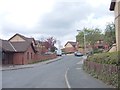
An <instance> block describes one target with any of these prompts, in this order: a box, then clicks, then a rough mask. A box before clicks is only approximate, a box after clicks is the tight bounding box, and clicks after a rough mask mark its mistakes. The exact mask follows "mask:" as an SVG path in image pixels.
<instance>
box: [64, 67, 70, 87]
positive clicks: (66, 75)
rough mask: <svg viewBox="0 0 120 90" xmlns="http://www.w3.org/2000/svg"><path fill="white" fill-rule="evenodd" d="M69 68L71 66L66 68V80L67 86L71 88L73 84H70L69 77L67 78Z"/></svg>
mask: <svg viewBox="0 0 120 90" xmlns="http://www.w3.org/2000/svg"><path fill="white" fill-rule="evenodd" d="M68 70H69V68H68V69H67V70H66V73H65V81H66V84H67V87H68V88H71V86H70V84H69V82H68V78H67V73H68Z"/></svg>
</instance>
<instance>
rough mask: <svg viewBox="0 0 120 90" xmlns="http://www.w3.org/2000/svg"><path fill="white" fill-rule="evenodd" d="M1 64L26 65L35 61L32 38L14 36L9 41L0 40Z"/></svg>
mask: <svg viewBox="0 0 120 90" xmlns="http://www.w3.org/2000/svg"><path fill="white" fill-rule="evenodd" d="M1 47H2V63H3V64H28V63H31V62H32V61H33V60H34V59H35V53H36V52H37V50H36V48H35V40H34V38H27V37H25V36H22V35H20V34H15V35H14V36H13V37H11V38H10V39H9V40H2V46H1Z"/></svg>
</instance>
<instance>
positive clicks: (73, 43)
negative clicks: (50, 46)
mask: <svg viewBox="0 0 120 90" xmlns="http://www.w3.org/2000/svg"><path fill="white" fill-rule="evenodd" d="M68 43H70V44H71V45H72V46H73V47H75V46H76V44H77V42H71V41H68V42H67V43H66V44H65V46H66V45H67V44H68Z"/></svg>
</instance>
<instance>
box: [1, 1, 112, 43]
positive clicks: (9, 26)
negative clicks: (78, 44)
mask: <svg viewBox="0 0 120 90" xmlns="http://www.w3.org/2000/svg"><path fill="white" fill-rule="evenodd" d="M110 1H111V0H106V1H103V0H93V1H92V2H91V0H57V1H56V0H18V1H16V0H11V1H9V0H2V2H1V1H0V3H1V4H0V32H1V34H2V35H0V38H2V37H4V38H8V36H9V37H10V36H11V35H13V34H15V33H21V34H24V35H25V36H33V37H35V38H37V39H40V38H41V37H48V36H54V37H55V38H57V39H60V40H61V41H62V44H64V43H65V42H66V41H67V40H74V41H75V35H76V33H77V32H76V30H77V29H82V28H84V27H95V26H96V27H100V28H102V29H104V27H105V24H106V23H107V22H111V21H114V16H113V13H112V12H110V11H109V5H110ZM23 2H24V3H23Z"/></svg>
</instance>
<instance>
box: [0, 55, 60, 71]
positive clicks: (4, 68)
mask: <svg viewBox="0 0 120 90" xmlns="http://www.w3.org/2000/svg"><path fill="white" fill-rule="evenodd" d="M61 58H62V57H57V58H55V59H51V60H48V61H43V62H38V63H35V64H27V65H9V66H2V67H1V68H0V70H2V71H8V70H18V69H25V68H33V67H36V66H40V65H43V64H49V63H52V62H55V61H58V60H61Z"/></svg>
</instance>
